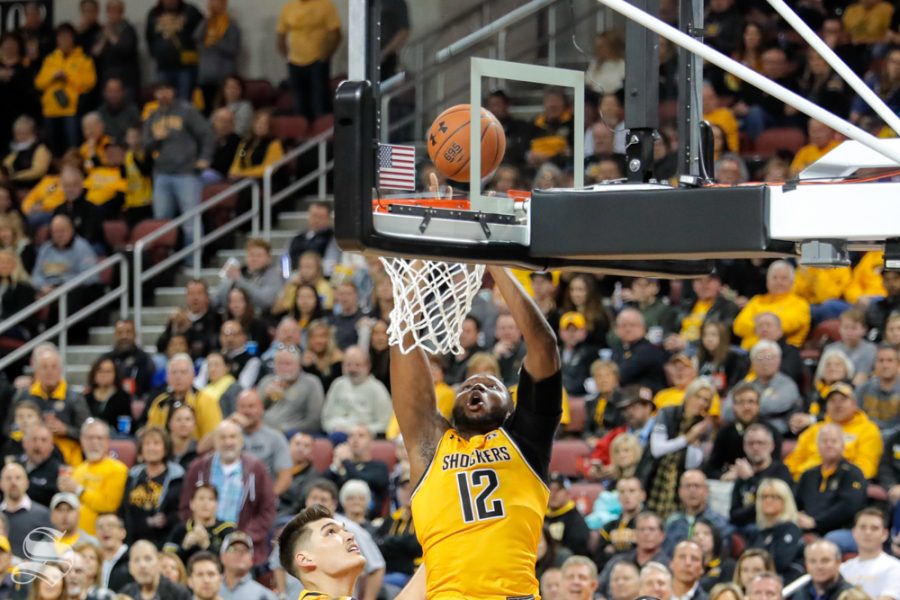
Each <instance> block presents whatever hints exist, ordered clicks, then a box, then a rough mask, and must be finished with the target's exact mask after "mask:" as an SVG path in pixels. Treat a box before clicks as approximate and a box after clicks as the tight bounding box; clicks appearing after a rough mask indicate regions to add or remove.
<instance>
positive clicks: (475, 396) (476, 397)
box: [466, 391, 484, 410]
mask: <svg viewBox="0 0 900 600" xmlns="http://www.w3.org/2000/svg"><path fill="white" fill-rule="evenodd" d="M466 406H468V407H469V410H478V409H481V408H483V407H484V398H483V397H482V396H481V392H479V391H473V392H472V393H470V394H469V400H468V402H466Z"/></svg>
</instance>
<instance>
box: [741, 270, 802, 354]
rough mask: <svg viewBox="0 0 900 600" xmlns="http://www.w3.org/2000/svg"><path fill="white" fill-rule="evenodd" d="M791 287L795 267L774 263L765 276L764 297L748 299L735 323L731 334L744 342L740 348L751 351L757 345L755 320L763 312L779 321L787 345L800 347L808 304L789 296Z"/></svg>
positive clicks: (798, 298)
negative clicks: (774, 316) (765, 291)
mask: <svg viewBox="0 0 900 600" xmlns="http://www.w3.org/2000/svg"><path fill="white" fill-rule="evenodd" d="M793 285H794V267H793V266H791V264H790V263H789V262H787V261H784V260H776V261H775V262H773V263H772V264H771V265H769V269H768V271H767V273H766V290H767V291H768V293H767V294H758V295H756V296H753V297H752V298H750V301H749V302H747V305H746V306H745V307H744V308H743V309H742V310H741V312H739V313H738V316H737V317H736V318H735V319H734V334H735V335H736V336H738V337H740V338H741V339H742V340H743V341H742V342H741V347H742V348H744V349H745V350H750V349H751V348H753V346H754V345H755V344H756V342H757V341H758V339H759V338H758V337H757V335H756V333H755V332H754V326H755V322H754V319H755V317H756V316H757V315H758V314H760V313H764V312H768V313H772V314H774V315H776V316H777V317H778V318H779V319H780V320H781V328H782V330H783V331H784V336H785V338H787V341H788V343H789V344H791V345H794V346H800V345H801V344H803V341H804V340H805V339H806V335H807V334H808V333H809V326H810V312H809V302H807V301H806V300H804V299H803V298H801V297H800V296H797V295H796V294H794V293H792V292H791V288H792V287H793Z"/></svg>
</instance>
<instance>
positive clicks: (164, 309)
mask: <svg viewBox="0 0 900 600" xmlns="http://www.w3.org/2000/svg"><path fill="white" fill-rule="evenodd" d="M172 312H173V308H172V307H170V306H145V307H144V308H142V309H141V325H165V324H166V323H168V321H169V317H171V316H172ZM129 314H130V316H131V318H134V312H131V313H129ZM148 352H149V351H148Z"/></svg>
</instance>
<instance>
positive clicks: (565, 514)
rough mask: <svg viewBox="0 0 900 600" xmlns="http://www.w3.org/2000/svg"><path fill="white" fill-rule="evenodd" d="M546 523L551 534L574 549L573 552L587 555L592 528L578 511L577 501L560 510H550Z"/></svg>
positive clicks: (564, 544) (567, 546) (570, 548)
mask: <svg viewBox="0 0 900 600" xmlns="http://www.w3.org/2000/svg"><path fill="white" fill-rule="evenodd" d="M544 524H545V525H546V526H547V529H549V530H550V536H551V537H552V538H553V539H555V540H556V541H557V542H559V543H560V544H562V545H563V546H565V547H566V548H568V549H569V550H571V551H572V554H580V555H581V556H587V555H589V554H590V552H589V551H588V540H589V538H590V535H591V530H590V529H589V528H588V526H587V523H585V522H584V517H583V516H581V513H580V512H578V508H576V506H575V503H574V502H571V503H570V504H569V505H567V506H564V507H563V508H561V509H559V510H558V511H548V512H547V516H546V517H544Z"/></svg>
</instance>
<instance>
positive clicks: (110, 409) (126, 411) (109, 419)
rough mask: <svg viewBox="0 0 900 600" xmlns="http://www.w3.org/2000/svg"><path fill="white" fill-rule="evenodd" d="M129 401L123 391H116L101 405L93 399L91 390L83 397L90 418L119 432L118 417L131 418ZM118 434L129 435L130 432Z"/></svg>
mask: <svg viewBox="0 0 900 600" xmlns="http://www.w3.org/2000/svg"><path fill="white" fill-rule="evenodd" d="M131 399H132V398H131V394H129V393H128V392H126V391H125V390H116V391H115V392H113V394H112V396H110V397H109V398H108V399H107V400H106V402H103V403H101V402H98V401H97V399H96V398H94V392H93V390H91V391H89V392H87V393H86V394H85V395H84V401H85V402H87V405H88V410H90V411H91V416H92V417H94V418H95V419H100V420H101V421H104V422H106V423H107V424H108V425H109V427H110V429H112V430H113V431H119V423H118V421H119V417H122V416H124V417H128V418H131ZM119 433H123V434H130V433H131V431H119Z"/></svg>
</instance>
